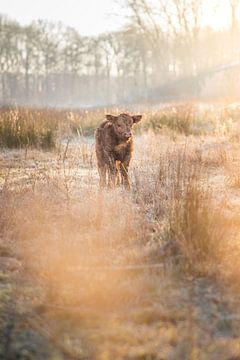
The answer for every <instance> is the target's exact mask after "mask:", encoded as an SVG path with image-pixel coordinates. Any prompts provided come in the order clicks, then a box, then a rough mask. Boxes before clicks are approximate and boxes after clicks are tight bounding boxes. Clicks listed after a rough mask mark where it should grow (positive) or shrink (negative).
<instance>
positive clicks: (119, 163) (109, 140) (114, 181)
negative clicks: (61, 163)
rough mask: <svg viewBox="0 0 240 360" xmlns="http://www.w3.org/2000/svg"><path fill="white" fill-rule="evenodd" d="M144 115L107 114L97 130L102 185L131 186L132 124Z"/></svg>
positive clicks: (98, 163)
mask: <svg viewBox="0 0 240 360" xmlns="http://www.w3.org/2000/svg"><path fill="white" fill-rule="evenodd" d="M141 118H142V115H133V116H130V115H129V114H125V113H123V114H120V115H118V116H114V115H106V120H105V121H104V122H103V123H102V124H101V125H100V126H99V127H98V128H97V130H96V132H95V140H96V155H97V165H98V171H99V176H100V186H101V187H103V186H106V185H107V175H108V185H109V186H115V185H120V184H123V185H124V186H125V187H129V179H128V167H129V163H130V160H131V157H132V152H133V137H132V131H131V129H132V126H133V125H134V124H136V123H138V122H139V121H140V120H141Z"/></svg>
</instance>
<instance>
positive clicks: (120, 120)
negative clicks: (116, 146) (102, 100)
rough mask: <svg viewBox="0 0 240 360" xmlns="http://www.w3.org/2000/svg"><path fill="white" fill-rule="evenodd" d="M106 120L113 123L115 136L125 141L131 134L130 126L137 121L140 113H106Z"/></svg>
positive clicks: (140, 116) (139, 118)
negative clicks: (115, 114) (116, 114)
mask: <svg viewBox="0 0 240 360" xmlns="http://www.w3.org/2000/svg"><path fill="white" fill-rule="evenodd" d="M106 118H107V120H108V121H110V122H111V123H112V124H113V129H114V132H115V134H116V136H117V137H118V138H119V139H120V140H122V141H127V140H128V139H130V138H131V136H132V131H131V130H132V126H133V124H136V123H138V122H139V121H140V120H141V118H142V115H133V116H130V115H128V114H120V115H118V116H114V115H106Z"/></svg>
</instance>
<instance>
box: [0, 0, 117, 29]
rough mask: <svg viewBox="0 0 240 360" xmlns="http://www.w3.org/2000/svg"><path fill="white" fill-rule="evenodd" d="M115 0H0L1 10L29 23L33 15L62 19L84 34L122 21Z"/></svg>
mask: <svg viewBox="0 0 240 360" xmlns="http://www.w3.org/2000/svg"><path fill="white" fill-rule="evenodd" d="M119 11H120V8H119V7H118V6H116V2H115V1H114V0H0V12H1V13H2V14H6V15H9V17H10V18H13V19H16V20H18V21H19V22H20V23H21V24H28V23H29V22H31V21H32V20H36V19H48V20H52V21H61V22H63V23H64V24H66V25H70V26H73V27H75V28H77V29H78V30H79V32H80V33H81V34H83V35H93V34H98V33H100V32H105V31H108V30H117V29H119V28H120V27H121V26H122V25H123V24H124V17H121V16H119Z"/></svg>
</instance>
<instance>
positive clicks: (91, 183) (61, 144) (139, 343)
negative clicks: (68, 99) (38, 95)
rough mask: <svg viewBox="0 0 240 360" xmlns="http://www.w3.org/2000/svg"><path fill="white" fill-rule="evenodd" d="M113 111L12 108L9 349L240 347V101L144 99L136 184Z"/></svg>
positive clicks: (156, 352)
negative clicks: (108, 147)
mask: <svg viewBox="0 0 240 360" xmlns="http://www.w3.org/2000/svg"><path fill="white" fill-rule="evenodd" d="M108 111H111V112H116V113H117V112H118V111H120V110H118V109H96V110H94V111H89V112H77V111H75V112H74V111H65V110H64V111H63V110H62V111H57V110H32V109H2V110H1V111H0V141H1V144H2V150H1V153H0V162H1V167H0V171H1V176H0V186H1V193H0V196H1V202H0V204H1V205H0V232H1V233H0V307H1V312H0V338H1V342H0V358H3V359H16V358H18V359H50V360H55V359H59V360H60V359H93V360H94V359H96V360H113V359H114V360H120V359H121V360H122V359H124V360H125V359H128V360H130V359H131V360H153V359H154V360H160V359H174V360H175V359H216V360H219V359H222V360H226V359H229V360H230V359H239V358H240V347H239V344H240V318H239V314H240V313H239V310H240V302H239V300H238V299H239V291H240V280H239V279H240V276H239V275H240V270H239V269H240V267H239V262H240V260H239V259H240V256H239V255H240V242H239V240H240V239H239V229H240V219H239V213H240V198H239V196H240V165H239V164H240V148H239V137H240V128H239V125H238V121H239V115H240V106H239V105H238V104H215V105H212V104H201V105H199V104H175V105H173V104H171V105H167V106H165V107H162V108H158V109H157V110H153V109H150V108H146V109H145V110H143V111H142V112H143V114H144V117H143V121H142V124H141V126H139V127H138V128H137V129H136V131H135V150H134V157H133V161H132V163H131V169H130V179H131V183H132V186H131V190H129V191H126V190H124V189H122V188H116V189H113V190H108V189H106V190H103V191H100V190H99V187H98V174H97V170H96V160H95V154H94V143H93V139H92V135H93V131H94V128H95V127H96V126H97V124H98V123H99V122H100V121H101V120H102V119H103V116H104V113H106V112H108ZM13 119H15V120H14V121H15V123H14V122H13ZM29 129H31V132H29V131H30V130H29ZM6 134H8V140H7V141H6ZM46 134H48V135H46ZM49 134H51V135H49ZM46 138H47V139H48V140H46ZM49 138H50V139H51V140H50V141H49ZM34 139H35V140H34ZM43 139H44V140H43Z"/></svg>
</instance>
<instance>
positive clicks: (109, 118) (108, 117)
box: [106, 114, 117, 122]
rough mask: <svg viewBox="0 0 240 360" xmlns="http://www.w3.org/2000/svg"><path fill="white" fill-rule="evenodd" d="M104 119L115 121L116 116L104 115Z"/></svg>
mask: <svg viewBox="0 0 240 360" xmlns="http://www.w3.org/2000/svg"><path fill="white" fill-rule="evenodd" d="M106 119H107V120H108V121H111V122H114V121H116V120H117V116H114V115H109V114H108V115H106Z"/></svg>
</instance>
